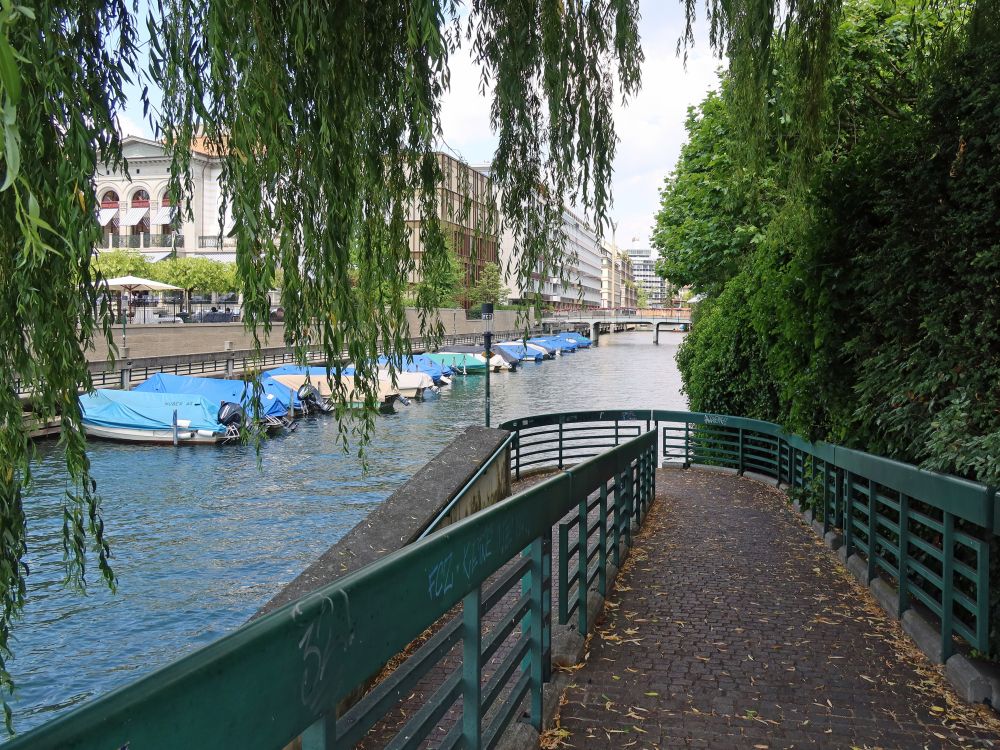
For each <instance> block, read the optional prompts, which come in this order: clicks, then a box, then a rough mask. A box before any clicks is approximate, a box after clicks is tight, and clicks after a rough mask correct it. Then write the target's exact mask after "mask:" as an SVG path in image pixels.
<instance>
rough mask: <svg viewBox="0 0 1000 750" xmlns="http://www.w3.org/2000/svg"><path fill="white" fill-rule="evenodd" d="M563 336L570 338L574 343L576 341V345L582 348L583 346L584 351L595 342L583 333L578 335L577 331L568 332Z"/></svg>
mask: <svg viewBox="0 0 1000 750" xmlns="http://www.w3.org/2000/svg"><path fill="white" fill-rule="evenodd" d="M562 335H563V336H565V337H568V338H570V339H572V340H573V341H575V342H576V343H578V344H579V345H580V346H582V347H583V348H584V349H586V348H587V347H588V346H590V345H591V344H593V343H594V342H593V341H591V340H590V339H588V338H587V337H586V336H584V335H583V334H582V333H577V332H576V331H567V332H566V333H564V334H562Z"/></svg>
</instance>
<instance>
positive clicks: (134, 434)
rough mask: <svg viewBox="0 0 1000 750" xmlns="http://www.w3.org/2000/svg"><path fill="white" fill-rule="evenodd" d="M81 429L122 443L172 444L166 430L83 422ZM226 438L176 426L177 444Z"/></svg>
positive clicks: (172, 434)
mask: <svg viewBox="0 0 1000 750" xmlns="http://www.w3.org/2000/svg"><path fill="white" fill-rule="evenodd" d="M83 430H84V432H86V433H87V435H88V436H89V437H95V438H100V439H102V440H117V441H119V442H124V443H166V444H169V445H173V443H174V431H173V430H172V429H167V430H141V429H137V428H129V427H107V426H105V425H95V424H87V423H86V422H84V423H83ZM225 439H226V436H225V435H220V434H218V433H214V432H208V431H207V430H192V429H189V428H183V427H178V428H177V444H178V445H180V444H182V443H183V444H184V445H190V444H215V443H221V442H222V441H223V440H225Z"/></svg>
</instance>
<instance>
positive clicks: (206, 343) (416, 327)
mask: <svg viewBox="0 0 1000 750" xmlns="http://www.w3.org/2000/svg"><path fill="white" fill-rule="evenodd" d="M438 318H439V319H440V321H441V323H442V324H443V325H444V329H445V331H444V332H445V334H467V333H481V332H482V330H483V322H482V321H481V320H466V319H465V310H462V309H450V308H449V309H441V310H438ZM406 320H407V322H408V323H409V327H410V336H411V337H413V338H415V337H417V336H419V335H420V318H419V316H418V314H417V311H416V310H415V309H412V308H409V309H407V311H406ZM518 328H519V326H518V322H517V312H516V311H514V310H499V311H498V312H497V313H496V314H495V316H494V320H493V330H495V331H514V330H517V329H518ZM126 333H127V338H128V350H129V351H128V356H129V357H130V358H133V359H135V358H141V357H166V356H174V355H181V354H202V353H207V352H221V351H225V350H226V348H227V342H228V344H229V346H228V348H230V349H236V350H240V349H250V348H251V347H252V346H253V342H252V340H251V337H250V334H249V333H248V332H247V331H246V329H245V328H244V327H243V324H242V323H156V324H147V325H135V326H128V328H127V331H126ZM114 340H115V344H116V345H117V346H118V350H119V355H120V356H121V353H122V329H121V326H120V325H117V326H115V329H114ZM284 340H285V327H284V324H282V323H273V324H272V328H271V333H270V335H269V336H267V337H265V339H264V340H263V341H262V345H263V346H264V348H269V347H280V346H283V345H284ZM87 358H88V359H89V360H90V361H91V362H101V361H104V360H106V359H107V358H108V349H107V344H106V343H105V342H104V340H103V339H101V340H98V341H96V342H95V344H94V346H93V348H92V349H91V350H90V351H89V352H88V355H87Z"/></svg>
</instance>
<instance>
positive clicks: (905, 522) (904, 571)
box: [896, 492, 910, 618]
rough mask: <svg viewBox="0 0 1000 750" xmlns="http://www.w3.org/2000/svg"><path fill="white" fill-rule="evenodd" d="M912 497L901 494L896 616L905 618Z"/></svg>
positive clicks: (908, 592)
mask: <svg viewBox="0 0 1000 750" xmlns="http://www.w3.org/2000/svg"><path fill="white" fill-rule="evenodd" d="M909 566H910V496H909V495H907V494H905V493H902V492H901V493H899V580H898V581H897V584H898V585H899V603H898V605H897V607H896V616H897V617H899V618H902V617H903V613H904V612H905V611H906V610H908V609H909V608H910V578H909V575H908V573H909Z"/></svg>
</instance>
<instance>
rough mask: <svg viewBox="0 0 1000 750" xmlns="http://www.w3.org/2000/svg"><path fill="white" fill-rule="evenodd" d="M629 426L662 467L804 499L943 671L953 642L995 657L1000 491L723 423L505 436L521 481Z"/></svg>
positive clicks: (694, 419) (561, 425) (748, 422)
mask: <svg viewBox="0 0 1000 750" xmlns="http://www.w3.org/2000/svg"><path fill="white" fill-rule="evenodd" d="M635 423H640V425H641V424H642V423H644V424H645V426H646V428H647V429H649V428H650V427H654V426H655V429H656V431H657V433H658V434H659V435H660V457H661V459H662V460H663V461H665V462H675V463H679V464H681V465H683V466H690V465H692V464H698V463H702V464H712V465H717V466H724V467H729V468H732V469H735V470H736V471H738V472H739V473H741V474H742V473H744V472H747V471H750V472H754V473H757V474H760V475H763V476H766V477H770V478H771V479H774V480H776V481H777V483H778V484H779V485H782V484H783V485H786V486H788V487H789V488H791V489H792V490H794V491H795V492H797V493H799V494H800V495H801V496H803V497H804V498H806V499H808V500H809V501H810V502H811V503H812V504H813V510H814V513H815V515H816V518H817V519H821V520H822V522H823V531H824V533H827V532H830V531H831V530H837V531H840V532H841V533H842V535H843V539H844V546H845V547H846V550H845V552H846V554H847V556H850V555H852V554H857V555H858V556H859V557H860V558H861V559H862V561H863V563H865V564H867V567H868V571H867V572H868V577H869V578H873V577H876V576H879V575H883V576H887V577H889V578H891V579H894V581H895V583H896V586H897V592H898V614H899V615H900V616H901V615H902V613H903V612H904V611H905V610H906V609H909V608H910V607H912V606H915V605H920V606H922V607H924V608H926V609H927V610H929V611H930V612H931V613H932V614H934V615H936V616H937V618H938V620H939V635H940V638H941V650H942V655H943V658H944V659H947V658H948V657H949V656H950V655H951V654H952V653H953V651H954V648H955V644H954V640H953V639H954V637H955V636H958V637H960V638H963V639H964V640H965V641H966V642H967V643H968V644H969V645H970V646H972V647H973V648H975V649H978V650H980V651H983V652H989V651H991V645H995V644H991V642H990V620H991V617H992V612H991V609H990V602H989V599H990V545H991V541H992V538H993V535H994V534H995V533H997V532H998V531H1000V510H998V509H997V506H998V504H1000V498H998V496H997V492H996V488H993V487H987V486H985V485H982V484H979V483H977V482H972V481H969V480H966V479H962V478H959V477H954V476H948V475H944V474H938V473H935V472H931V471H926V470H924V469H920V468H918V467H916V466H912V465H910V464H906V463H902V462H899V461H894V460H891V459H888V458H883V457H880V456H875V455H872V454H869V453H865V452H863V451H858V450H854V449H851V448H845V447H843V446H839V445H833V444H831V443H825V442H811V441H808V440H805V439H803V438H801V437H799V436H797V435H795V434H793V433H789V432H786V431H785V430H783V429H782V428H781V427H780V426H779V425H776V424H773V423H771V422H764V421H761V420H755V419H747V418H743V417H733V416H729V415H722V414H709V413H702V412H684V411H669V410H659V409H650V410H603V411H588V412H569V413H556V414H542V415H535V416H531V417H525V418H521V419H513V420H509V421H507V422H504V423H503V424H501V425H500V427H501V429H507V430H511V431H513V432H514V433H515V438H514V443H513V445H514V449H513V454H512V456H511V461H512V464H513V468H514V473H515V476H518V477H519V476H520V474H521V472H522V471H523V470H525V469H528V468H532V467H545V466H562V465H563V463H564V461H565V459H566V457H567V456H571V457H572V456H579V455H581V453H587V452H591V451H592V449H593V448H594V447H600V446H601V445H602V443H601V442H600V441H601V440H604V441H607V440H609V439H610V430H611V429H612V427H611V425H612V424H613V429H614V433H615V438H616V439H617V437H618V435H619V433H620V431H621V430H623V429H626V428H629V427H630V426H631V427H632V429H635ZM553 428H555V429H553ZM553 434H558V442H557V444H556V446H555V447H552V444H551V443H552V439H551V435H553ZM594 441H598V442H597V443H596V444H595V442H594Z"/></svg>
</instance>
